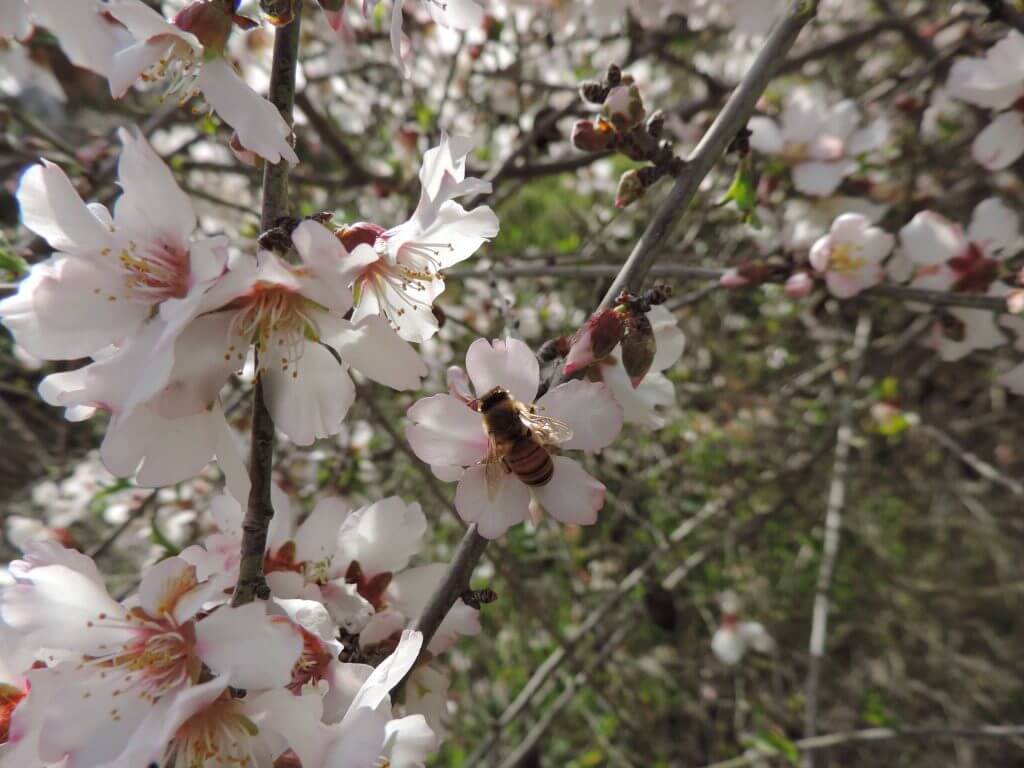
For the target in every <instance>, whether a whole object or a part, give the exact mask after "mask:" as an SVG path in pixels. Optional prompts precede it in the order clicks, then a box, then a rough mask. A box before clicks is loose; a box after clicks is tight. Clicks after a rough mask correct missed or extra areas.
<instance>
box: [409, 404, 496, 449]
mask: <svg viewBox="0 0 1024 768" xmlns="http://www.w3.org/2000/svg"><path fill="white" fill-rule="evenodd" d="M407 415H408V417H409V420H410V421H411V422H412V424H410V425H409V426H408V427H406V430H405V436H406V439H407V440H408V441H409V445H410V446H411V447H412V449H413V451H414V452H415V453H416V455H417V456H419V457H420V458H421V459H422V460H423V461H425V462H427V463H428V464H438V465H448V466H460V467H468V466H470V465H472V464H476V463H477V462H479V461H482V460H483V459H484V457H485V456H487V449H488V442H489V441H488V439H487V433H486V432H485V431H484V427H483V419H482V418H481V416H480V414H479V413H477V412H476V411H474V410H473V409H471V408H470V407H469V406H467V405H466V404H465V403H464V402H462V401H461V400H458V399H457V398H454V397H452V396H451V395H434V396H432V397H427V398H424V399H423V400H419V401H417V402H416V403H414V404H413V406H412V407H411V408H409V411H408V413H407Z"/></svg>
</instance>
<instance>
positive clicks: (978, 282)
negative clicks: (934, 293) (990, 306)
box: [949, 243, 999, 293]
mask: <svg viewBox="0 0 1024 768" xmlns="http://www.w3.org/2000/svg"><path fill="white" fill-rule="evenodd" d="M949 266H950V269H952V270H953V272H954V273H956V281H955V282H954V283H953V290H954V291H961V292H963V293H985V292H986V291H988V288H989V286H990V285H992V282H993V281H994V280H995V279H996V278H997V277H998V276H999V262H998V261H996V260H995V259H990V258H987V257H986V256H985V254H984V252H983V251H982V250H981V248H979V247H978V246H977V245H976V244H975V243H971V244H969V245H968V246H967V251H966V253H964V254H962V255H960V256H954V257H953V258H952V259H950V260H949Z"/></svg>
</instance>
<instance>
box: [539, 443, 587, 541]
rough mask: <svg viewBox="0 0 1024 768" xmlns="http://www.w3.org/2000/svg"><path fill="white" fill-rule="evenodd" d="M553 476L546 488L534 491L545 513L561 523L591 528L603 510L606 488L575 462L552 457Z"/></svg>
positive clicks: (561, 457)
mask: <svg viewBox="0 0 1024 768" xmlns="http://www.w3.org/2000/svg"><path fill="white" fill-rule="evenodd" d="M552 461H554V462H555V473H554V475H552V476H551V480H550V481H549V482H548V483H547V484H546V485H542V486H539V487H536V488H534V489H533V493H534V495H535V496H536V498H537V501H538V502H540V504H541V506H542V507H544V510H545V511H546V512H547V513H548V514H549V515H551V516H552V517H553V518H555V519H556V520H558V521H559V522H562V523H576V524H578V525H593V524H594V523H596V522H597V513H598V511H600V509H601V507H603V506H604V497H605V487H604V485H602V484H601V483H600V482H598V481H597V480H595V479H594V478H593V477H591V476H590V475H589V474H588V473H587V471H586V470H585V469H583V467H582V465H581V464H580V463H579V462H578V461H574V460H572V459H569V458H566V457H565V456H555V457H553V458H552Z"/></svg>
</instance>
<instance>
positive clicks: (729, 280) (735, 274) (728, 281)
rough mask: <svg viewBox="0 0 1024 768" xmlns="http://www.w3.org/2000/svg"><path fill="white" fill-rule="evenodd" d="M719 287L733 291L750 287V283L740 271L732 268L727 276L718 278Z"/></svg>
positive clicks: (726, 272) (728, 270) (727, 272)
mask: <svg viewBox="0 0 1024 768" xmlns="http://www.w3.org/2000/svg"><path fill="white" fill-rule="evenodd" d="M718 285H719V286H720V287H722V288H728V289H730V290H731V289H734V288H743V287H744V286H747V285H750V281H749V280H747V278H745V277H744V276H743V275H741V274H740V271H739V270H738V269H736V268H735V267H732V268H731V269H727V270H726V271H725V274H723V275H722V276H721V277H720V278H718Z"/></svg>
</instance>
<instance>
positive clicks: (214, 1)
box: [171, 0, 234, 54]
mask: <svg viewBox="0 0 1024 768" xmlns="http://www.w3.org/2000/svg"><path fill="white" fill-rule="evenodd" d="M171 23H172V24H174V26H176V27H177V28H178V29H180V30H181V31H183V32H188V33H190V34H192V35H195V36H196V39H198V40H199V42H200V43H202V45H203V49H204V50H205V51H206V52H207V53H216V54H222V53H224V46H225V45H227V42H228V35H230V34H231V27H232V24H233V23H234V14H233V13H231V11H230V9H229V8H226V7H225V6H224V3H223V2H221V1H220V0H195V2H193V3H190V4H189V5H186V6H185V7H184V8H182V9H181V10H180V11H178V13H177V14H175V16H174V18H173V19H172V20H171Z"/></svg>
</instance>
